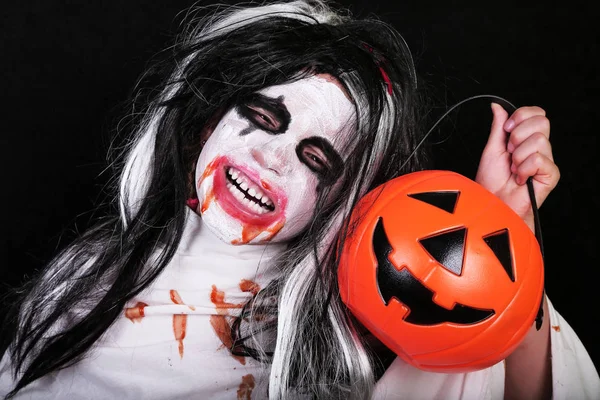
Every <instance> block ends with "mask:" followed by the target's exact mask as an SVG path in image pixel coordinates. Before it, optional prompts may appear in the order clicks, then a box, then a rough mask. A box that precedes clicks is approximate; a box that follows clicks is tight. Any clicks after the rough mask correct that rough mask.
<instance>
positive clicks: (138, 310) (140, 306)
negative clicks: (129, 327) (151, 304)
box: [125, 301, 148, 323]
mask: <svg viewBox="0 0 600 400" xmlns="http://www.w3.org/2000/svg"><path fill="white" fill-rule="evenodd" d="M147 306H148V304H146V303H142V302H141V301H138V302H137V304H136V305H135V306H133V307H129V308H126V309H125V317H127V318H129V319H130V320H131V322H133V323H135V322H142V318H144V308H146V307H147Z"/></svg>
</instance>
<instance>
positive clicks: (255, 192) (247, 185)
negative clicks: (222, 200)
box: [227, 168, 273, 214]
mask: <svg viewBox="0 0 600 400" xmlns="http://www.w3.org/2000/svg"><path fill="white" fill-rule="evenodd" d="M227 174H228V175H229V178H230V179H231V180H233V181H235V182H236V183H237V185H238V186H239V188H238V187H236V185H233V184H232V183H231V182H227V189H229V191H230V192H231V193H232V194H233V195H234V196H235V197H236V198H237V199H238V200H240V201H242V202H243V203H244V204H245V205H246V206H248V207H249V208H250V209H252V210H254V211H255V212H257V213H259V214H264V213H266V212H269V211H270V210H268V209H267V207H273V202H272V201H271V199H269V197H268V196H267V195H266V194H265V193H264V192H263V191H262V190H261V189H260V188H259V187H258V186H256V185H255V184H254V183H252V182H251V181H248V180H247V178H246V176H245V175H243V174H242V173H240V172H239V171H238V170H236V169H234V168H229V169H228V170H227ZM240 189H241V190H243V191H244V192H247V193H248V195H249V196H252V197H253V198H255V199H257V200H258V203H260V204H258V203H257V202H256V201H253V200H250V199H247V198H246V196H245V193H244V192H242V191H240Z"/></svg>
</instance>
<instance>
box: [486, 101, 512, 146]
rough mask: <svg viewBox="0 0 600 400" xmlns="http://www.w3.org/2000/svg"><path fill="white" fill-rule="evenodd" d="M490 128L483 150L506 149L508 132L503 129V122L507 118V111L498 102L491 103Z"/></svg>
mask: <svg viewBox="0 0 600 400" xmlns="http://www.w3.org/2000/svg"><path fill="white" fill-rule="evenodd" d="M492 114H493V119H492V128H491V129H490V136H489V137H488V141H487V143H486V145H485V150H484V151H493V152H498V153H503V152H505V151H506V142H507V141H508V133H507V132H506V131H505V130H504V123H505V122H506V120H507V119H508V113H507V112H506V110H505V109H504V108H502V106H501V105H500V104H497V103H492Z"/></svg>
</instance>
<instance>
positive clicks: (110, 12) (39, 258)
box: [0, 0, 600, 368]
mask: <svg viewBox="0 0 600 400" xmlns="http://www.w3.org/2000/svg"><path fill="white" fill-rule="evenodd" d="M466 3H467V2H455V3H453V2H422V1H416V0H410V1H401V2H397V3H395V2H391V1H389V2H384V1H377V0H372V1H368V2H367V1H364V2H363V1H360V2H359V1H352V2H351V1H341V2H340V4H343V5H346V6H349V7H350V9H351V10H352V12H353V13H354V14H355V15H357V16H367V15H370V14H375V15H377V16H378V17H379V18H380V19H382V20H384V21H387V22H389V23H391V24H393V25H394V26H395V27H396V28H397V29H398V30H399V31H400V32H401V33H402V34H403V35H404V37H405V39H406V40H407V42H408V44H409V46H410V47H411V49H412V51H413V53H414V54H415V58H416V64H417V69H418V71H419V72H420V74H421V75H422V76H423V77H424V78H425V79H426V80H427V81H428V82H429V84H430V85H431V87H432V89H431V90H432V92H431V95H432V96H433V98H434V99H435V100H436V102H437V107H436V108H434V110H433V114H432V115H441V114H442V113H443V111H444V109H445V108H447V107H450V106H452V105H453V104H455V103H456V102H458V101H460V100H462V99H464V98H466V97H468V96H472V95H478V94H495V95H499V96H502V97H504V98H506V99H508V100H509V101H511V102H512V103H514V104H516V105H517V106H520V105H539V106H542V107H543V108H544V109H545V110H546V111H547V114H548V116H549V118H550V121H551V124H552V133H551V139H552V143H553V148H554V155H555V160H556V163H557V164H558V165H559V167H560V168H561V173H562V178H561V181H560V183H559V185H558V187H557V188H556V189H555V191H554V192H553V193H552V194H551V195H550V197H549V198H548V199H547V201H546V202H545V203H544V205H543V206H542V208H541V210H540V215H541V221H542V229H543V235H544V244H545V256H546V274H547V276H546V288H547V293H548V294H549V296H550V298H551V299H552V301H553V303H554V305H555V307H556V308H557V309H558V311H559V312H560V313H561V314H562V315H563V316H564V317H565V318H566V319H567V321H568V322H569V323H570V324H571V325H572V327H573V328H574V329H575V331H576V332H577V333H578V334H579V336H580V338H581V340H582V341H583V343H584V344H585V346H586V347H587V349H588V351H589V352H590V354H591V356H592V359H593V360H594V362H595V364H596V367H597V368H598V366H599V365H600V345H599V344H598V343H597V342H596V340H595V339H596V338H597V337H598V336H597V333H596V330H595V327H594V325H595V322H596V321H595V318H597V317H598V305H599V302H598V300H597V295H596V293H595V292H596V290H597V284H596V279H597V278H596V275H597V270H598V257H597V253H596V247H597V244H598V233H597V230H596V225H595V224H596V220H597V219H598V206H599V201H598V195H597V188H598V187H597V183H596V182H597V180H598V178H597V176H598V173H599V172H600V171H599V168H598V166H599V165H600V164H599V163H598V162H597V161H596V157H595V156H596V150H597V140H596V136H597V132H598V130H597V126H598V122H599V118H598V117H597V115H596V109H597V108H598V106H599V105H600V102H599V101H598V95H599V94H600V91H599V90H598V89H599V88H600V84H599V78H598V71H599V68H598V67H599V65H598V61H597V58H598V56H599V55H600V54H599V52H598V49H597V44H596V39H597V37H598V33H599V29H598V28H597V21H596V18H595V17H594V15H595V14H594V13H593V12H592V9H591V5H590V6H586V5H584V4H578V3H575V2H561V5H560V6H552V5H549V2H541V1H533V2H523V3H522V4H521V5H519V6H518V7H510V6H509V5H506V4H501V3H499V2H477V4H476V5H472V6H467V5H466ZM473 3H475V2H473ZM484 3H485V4H484ZM491 3H493V5H490V4H491ZM590 3H592V2H590ZM197 4H198V5H205V4H208V3H197ZM191 5H192V1H183V0H177V1H174V0H170V1H162V2H159V1H152V0H128V1H126V2H122V1H116V0H115V1H112V2H89V3H88V2H74V1H65V0H46V1H41V0H40V1H35V0H21V1H18V2H17V1H15V0H12V1H10V2H8V1H5V2H3V6H2V10H1V11H0V13H1V14H0V16H1V20H0V27H1V28H0V29H1V35H0V68H1V70H0V74H1V75H0V76H1V80H0V89H1V92H0V99H1V100H0V101H1V102H2V104H1V105H0V115H1V119H0V143H1V146H0V148H1V157H0V162H1V164H0V173H1V174H2V196H1V198H2V203H1V206H2V208H1V209H2V212H1V213H0V218H1V219H0V226H1V227H2V246H1V252H2V253H1V255H0V262H1V277H0V278H1V282H4V283H6V284H7V285H14V284H16V283H18V282H20V281H21V280H22V279H23V278H24V277H25V276H27V275H28V274H30V273H31V272H32V271H33V270H35V269H36V268H39V267H41V266H42V265H43V263H44V262H45V261H47V260H48V259H49V258H50V256H51V255H52V254H53V253H55V251H56V250H57V249H58V248H60V247H61V246H63V245H65V244H66V243H67V242H68V241H69V240H70V239H71V238H73V236H74V234H75V231H76V230H77V229H83V228H84V227H85V226H86V223H87V222H88V221H89V220H90V219H93V215H92V213H91V212H90V210H92V209H93V208H94V207H95V205H96V204H97V202H98V201H99V200H100V199H102V195H101V193H102V191H103V188H104V186H105V184H106V182H107V179H108V175H107V174H102V171H103V170H104V168H105V167H106V161H105V159H106V158H105V155H106V151H107V148H108V145H109V137H110V136H109V135H110V133H111V131H112V130H113V129H114V128H115V126H116V124H117V123H118V121H119V118H120V117H122V116H123V114H124V113H125V112H126V110H125V108H124V107H123V103H124V102H125V101H126V100H127V96H128V94H129V93H130V90H131V88H132V86H133V85H134V83H135V82H136V79H137V78H138V76H139V74H140V73H141V72H142V71H143V69H144V68H145V67H146V65H147V62H148V61H149V60H150V59H151V58H152V57H153V56H154V55H155V54H156V53H157V52H158V51H160V50H161V49H163V48H165V47H166V46H168V45H169V44H171V43H172V40H173V37H174V34H175V33H177V32H178V31H179V23H180V22H181V20H182V15H181V14H180V13H181V12H182V11H184V10H185V9H186V8H187V7H189V6H191ZM490 122H491V112H490V109H489V101H480V102H473V103H469V104H467V105H465V106H463V107H462V108H461V109H460V110H459V111H458V112H455V113H453V114H452V116H451V118H449V119H448V120H447V121H446V122H445V123H444V124H443V125H442V126H441V129H440V130H439V131H437V132H436V133H435V134H434V135H435V136H434V138H433V139H434V141H436V142H437V143H439V144H437V145H436V146H435V152H436V156H437V160H438V165H437V167H438V168H443V169H452V170H456V171H458V172H461V173H463V174H465V175H467V176H469V177H474V174H475V169H476V166H477V160H478V157H479V154H480V152H481V150H482V149H483V145H484V143H485V139H486V137H487V134H488V132H489V124H490Z"/></svg>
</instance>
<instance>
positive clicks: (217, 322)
mask: <svg viewBox="0 0 600 400" xmlns="http://www.w3.org/2000/svg"><path fill="white" fill-rule="evenodd" d="M239 287H240V290H241V291H242V292H246V293H252V294H253V295H255V294H256V293H258V291H259V290H260V286H259V285H257V284H256V283H255V282H253V281H250V280H247V279H242V280H241V281H240V284H239ZM210 301H211V302H212V303H213V304H214V305H215V309H216V311H217V315H211V316H210V324H211V326H212V328H213V330H214V332H215V334H216V335H217V337H218V338H219V340H220V341H221V343H222V344H223V345H222V346H221V347H220V348H226V349H227V350H229V351H231V349H232V348H233V338H232V337H231V323H230V320H231V319H233V318H237V317H234V316H231V315H230V314H229V309H235V308H242V307H243V306H244V305H243V304H236V303H227V302H225V292H223V291H221V290H219V289H217V287H216V286H215V285H212V291H211V293H210ZM231 356H232V357H233V358H235V359H236V360H238V361H239V362H240V364H242V365H246V359H245V358H244V357H243V356H236V355H234V354H232V355H231ZM253 379H254V378H253ZM253 387H254V386H253Z"/></svg>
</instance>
